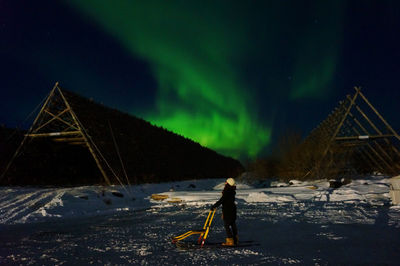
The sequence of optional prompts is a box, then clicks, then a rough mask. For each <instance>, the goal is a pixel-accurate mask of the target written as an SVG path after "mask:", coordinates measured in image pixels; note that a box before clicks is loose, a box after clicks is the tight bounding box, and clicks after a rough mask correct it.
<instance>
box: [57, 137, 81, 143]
mask: <svg viewBox="0 0 400 266" xmlns="http://www.w3.org/2000/svg"><path fill="white" fill-rule="evenodd" d="M51 140H52V141H55V142H76V141H84V140H85V139H84V138H82V137H78V138H54V139H51Z"/></svg>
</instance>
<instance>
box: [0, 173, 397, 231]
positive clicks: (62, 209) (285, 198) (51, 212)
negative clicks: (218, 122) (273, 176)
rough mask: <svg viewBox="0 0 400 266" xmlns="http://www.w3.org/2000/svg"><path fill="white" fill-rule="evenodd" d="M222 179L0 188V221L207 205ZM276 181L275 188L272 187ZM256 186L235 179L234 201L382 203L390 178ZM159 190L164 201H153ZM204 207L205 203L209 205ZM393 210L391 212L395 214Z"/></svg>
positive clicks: (214, 197) (386, 198)
mask: <svg viewBox="0 0 400 266" xmlns="http://www.w3.org/2000/svg"><path fill="white" fill-rule="evenodd" d="M224 183H225V180H222V179H208V180H190V181H182V182H170V183H162V184H144V185H139V186H131V187H127V188H123V187H120V186H114V187H101V186H84V187H75V188H41V189H39V188H19V187H2V188H0V223H1V224H12V223H30V222H38V221H43V220H46V219H62V218H71V217H82V216H94V215H103V214H107V213H116V212H121V211H136V210H140V209H147V208H151V207H159V208H160V207H170V206H175V205H177V204H178V205H206V206H207V205H209V206H211V204H213V203H215V202H216V201H217V200H218V199H219V198H220V197H221V191H222V189H223V187H224ZM272 185H275V187H272ZM272 185H271V187H268V188H254V187H251V186H249V185H247V184H242V183H238V184H237V195H236V198H237V202H238V204H258V203H298V202H341V203H352V204H354V203H368V204H371V205H384V204H387V203H388V202H389V179H387V178H382V177H370V178H366V179H362V180H360V179H359V180H355V181H353V182H352V183H350V184H347V185H344V186H342V187H340V188H338V189H331V188H329V183H328V182H326V181H314V182H300V181H296V180H292V181H291V185H289V184H284V185H283V184H278V183H275V184H272ZM153 194H162V195H164V196H165V197H167V198H166V199H165V200H155V199H154V198H152V195H153ZM207 207H208V206H207ZM397 212H398V211H397V209H394V210H393V213H397Z"/></svg>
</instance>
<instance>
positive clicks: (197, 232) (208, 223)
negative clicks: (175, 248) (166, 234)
mask: <svg viewBox="0 0 400 266" xmlns="http://www.w3.org/2000/svg"><path fill="white" fill-rule="evenodd" d="M215 211H216V209H214V210H210V212H209V213H208V216H207V219H206V222H205V223H204V226H203V229H200V230H190V231H187V232H186V233H184V234H182V235H179V236H176V237H173V238H172V243H177V242H178V241H181V240H182V239H185V238H186V237H188V236H191V235H200V236H199V239H198V240H197V244H198V245H199V246H200V247H203V246H204V242H205V241H206V239H207V236H208V233H209V231H210V227H211V223H212V220H213V219H214V214H215Z"/></svg>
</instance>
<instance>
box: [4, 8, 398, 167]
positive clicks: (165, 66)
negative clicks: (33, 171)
mask: <svg viewBox="0 0 400 266" xmlns="http://www.w3.org/2000/svg"><path fill="white" fill-rule="evenodd" d="M399 61H400V1H396V0H394V1H382V0H380V1H366V0H365V1H338V0H334V1H294V0H293V1H292V0H279V1H232V0H227V1H222V0H221V1H220V0H210V1H204V0H201V1H187V0H186V1H183V0H182V1H164V0H160V1H148V0H146V1H87V0H85V1H82V0H72V1H14V0H9V1H5V0H0V90H1V96H0V97H1V98H0V99H1V100H0V124H4V125H6V126H8V127H17V126H18V127H23V128H26V127H27V126H29V122H31V121H32V118H31V120H29V119H28V121H25V122H24V120H25V119H26V117H27V116H28V115H29V114H30V113H31V112H32V110H34V108H35V107H36V106H37V105H38V104H39V103H40V102H41V101H42V99H43V98H44V97H45V96H46V94H47V93H48V92H49V91H50V89H51V88H52V87H53V85H54V83H55V82H56V81H59V82H60V85H61V86H62V87H64V88H66V89H69V90H71V91H74V92H77V93H79V94H81V95H83V96H85V97H88V98H93V99H94V100H95V101H97V102H100V103H103V104H104V105H106V106H109V107H112V108H116V109H118V110H121V111H123V112H127V113H130V114H132V115H136V116H138V117H142V118H144V119H146V120H148V121H150V122H151V123H153V124H156V125H158V126H163V127H164V128H167V129H169V130H171V131H173V132H175V133H178V134H180V135H183V136H185V137H188V138H191V139H193V140H195V141H197V142H199V143H201V144H202V145H204V146H207V147H209V148H212V149H215V150H216V151H218V152H220V153H222V154H225V155H229V156H233V157H234V158H240V159H245V158H255V157H257V156H262V155H265V154H268V151H269V150H270V149H271V147H272V146H273V145H274V143H276V141H277V139H279V136H280V135H281V134H283V133H284V132H286V131H287V130H289V129H295V130H301V131H302V132H303V134H305V135H307V134H308V133H309V132H310V130H311V129H312V128H314V127H315V126H316V125H317V124H318V123H319V122H320V121H321V120H323V119H325V117H326V116H327V115H328V114H329V112H330V111H331V110H332V109H333V108H334V107H335V106H336V105H337V103H338V101H339V100H341V99H344V98H345V96H346V94H349V93H353V91H354V90H353V87H354V86H361V87H362V91H363V92H364V94H365V95H366V96H367V97H368V98H369V99H370V101H371V102H372V104H374V105H375V106H376V107H377V109H378V110H379V111H380V112H381V113H382V114H383V116H384V117H385V118H386V119H387V120H388V121H389V123H391V124H392V126H393V127H394V128H395V129H396V130H398V131H399V130H400V116H399V111H400V106H399V104H398V100H399V96H400V91H399V84H400V62H399Z"/></svg>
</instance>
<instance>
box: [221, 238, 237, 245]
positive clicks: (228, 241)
mask: <svg viewBox="0 0 400 266" xmlns="http://www.w3.org/2000/svg"><path fill="white" fill-rule="evenodd" d="M222 245H223V246H234V245H235V244H234V242H233V237H228V238H226V242H225V243H222Z"/></svg>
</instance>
